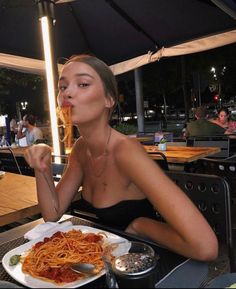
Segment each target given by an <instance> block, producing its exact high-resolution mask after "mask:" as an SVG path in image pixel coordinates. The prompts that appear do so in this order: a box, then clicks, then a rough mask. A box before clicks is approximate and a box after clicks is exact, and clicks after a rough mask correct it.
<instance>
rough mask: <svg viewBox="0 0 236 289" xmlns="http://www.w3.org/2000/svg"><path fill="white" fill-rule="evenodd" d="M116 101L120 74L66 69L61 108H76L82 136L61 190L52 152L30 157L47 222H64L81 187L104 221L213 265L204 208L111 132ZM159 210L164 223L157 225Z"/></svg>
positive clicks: (38, 150) (33, 151)
mask: <svg viewBox="0 0 236 289" xmlns="http://www.w3.org/2000/svg"><path fill="white" fill-rule="evenodd" d="M117 95H118V94H117V87H116V82H115V78H114V75H113V74H112V72H111V70H110V69H109V67H108V66H107V65H106V64H105V63H103V62H102V61H100V60H99V59H97V58H95V57H93V56H89V55H81V56H75V57H73V58H71V59H69V61H68V62H67V63H66V64H65V65H64V68H63V70H62V72H61V75H60V79H59V93H58V105H59V106H64V105H66V106H68V105H71V107H72V113H71V115H72V116H71V117H72V122H73V124H74V125H76V126H77V127H78V129H79V132H80V137H79V139H78V140H77V141H76V143H75V144H74V146H73V149H72V151H71V154H70V159H69V164H68V167H67V170H66V172H65V174H64V175H63V177H62V179H61V180H60V182H59V183H58V185H57V186H56V188H55V187H54V184H53V179H52V173H51V149H50V147H48V146H47V145H44V144H40V145H34V146H32V147H31V148H29V149H28V151H27V153H26V156H25V157H26V160H27V161H28V163H29V165H30V166H31V167H33V168H34V170H35V176H36V181H37V191H38V200H39V204H40V207H41V210H42V215H43V217H44V220H45V221H56V220H58V219H59V218H60V217H61V216H62V215H63V213H64V212H65V211H66V210H67V208H68V206H69V205H70V203H71V201H72V199H73V197H74V195H75V194H76V193H77V192H78V188H79V187H80V186H81V185H82V186H83V196H82V197H83V201H84V202H85V203H87V204H89V205H90V206H92V207H94V209H95V211H96V214H97V216H98V217H99V218H100V219H102V220H103V221H104V222H106V223H109V220H110V219H112V221H111V223H113V222H114V223H115V221H116V224H117V225H119V223H122V224H120V225H122V226H123V227H124V228H125V230H126V231H127V232H129V233H133V234H137V235H141V236H144V237H147V238H150V239H152V240H154V241H156V242H158V243H159V244H161V245H163V246H165V247H167V248H169V249H171V250H173V251H175V252H177V253H179V254H181V255H184V256H187V257H192V258H195V259H199V260H213V259H215V258H216V257H217V253H218V243H217V239H216V236H215V234H214V232H213V231H212V229H211V228H210V226H209V224H208V223H207V222H206V221H205V219H204V218H203V216H202V215H201V214H200V212H199V211H198V209H197V208H196V207H195V206H194V205H193V204H192V202H191V201H190V200H189V198H188V197H187V196H186V195H185V194H184V193H183V192H182V191H181V190H180V189H179V188H178V187H177V186H176V185H175V184H174V183H173V182H172V181H171V180H170V179H169V178H168V177H167V176H166V175H165V174H164V173H163V172H162V170H161V169H160V168H159V167H158V166H157V165H156V163H155V162H154V161H153V160H151V159H150V158H149V157H148V155H147V153H146V152H145V150H144V149H143V147H142V145H141V144H140V143H139V142H138V141H137V140H135V139H132V138H128V137H127V136H125V135H123V134H121V133H119V132H118V131H116V130H114V129H112V128H111V127H110V126H109V124H108V123H109V118H110V116H111V113H112V110H113V109H114V107H115V105H116V102H117ZM49 181H50V183H49ZM50 187H52V188H53V190H52V189H51V190H50ZM153 207H154V208H155V209H156V210H157V211H158V212H159V213H160V214H161V216H162V217H163V218H164V219H165V223H164V222H159V221H158V220H157V218H156V211H155V210H154V209H153ZM202 236H204V238H202Z"/></svg>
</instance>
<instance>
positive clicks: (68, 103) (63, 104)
mask: <svg viewBox="0 0 236 289" xmlns="http://www.w3.org/2000/svg"><path fill="white" fill-rule="evenodd" d="M61 106H62V107H63V106H71V107H72V104H71V103H70V102H69V101H64V102H63V103H62V105H61Z"/></svg>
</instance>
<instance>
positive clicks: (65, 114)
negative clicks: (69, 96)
mask: <svg viewBox="0 0 236 289" xmlns="http://www.w3.org/2000/svg"><path fill="white" fill-rule="evenodd" d="M71 108H72V107H71V105H67V104H65V105H63V106H61V107H57V117H58V118H59V119H60V121H61V122H62V125H60V126H62V127H63V128H64V138H63V139H62V140H60V141H61V142H64V144H65V147H66V148H71V147H72V134H73V126H72V121H71Z"/></svg>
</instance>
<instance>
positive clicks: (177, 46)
mask: <svg viewBox="0 0 236 289" xmlns="http://www.w3.org/2000/svg"><path fill="white" fill-rule="evenodd" d="M45 2H53V3H54V2H56V3H57V4H56V5H55V19H56V24H55V41H54V47H55V55H56V59H57V61H58V62H60V60H61V59H64V58H67V57H69V56H71V55H72V54H78V53H84V52H90V53H93V54H95V55H96V56H98V57H99V58H101V59H102V60H104V61H105V62H106V63H107V64H109V65H111V67H112V69H113V71H114V73H115V74H120V73H123V72H126V71H129V70H131V69H135V68H137V67H140V66H142V65H145V64H148V63H150V62H153V61H157V60H159V59H160V58H161V57H163V56H172V55H175V56H176V55H181V54H187V53H193V52H197V51H203V50H206V49H211V48H215V47H218V46H222V45H226V44H229V43H233V42H235V41H236V21H235V20H234V18H233V17H232V15H231V14H230V13H226V12H228V11H226V10H225V9H222V7H219V6H220V5H219V3H217V4H218V5H217V4H215V3H213V2H214V1H210V0H175V1H173V0H96V1H95V0H77V1H69V0H60V1H56V0H55V1H53V0H45ZM218 2H221V4H222V3H223V2H224V5H226V7H229V3H227V2H231V1H230V0H224V1H223V0H222V1H218ZM231 8H232V7H230V9H231ZM38 17H39V16H38V9H37V6H36V5H35V1H33V0H32V1H31V0H0V66H4V67H9V68H12V69H17V70H21V71H28V72H31V73H44V62H43V61H41V60H42V59H43V49H42V44H41V37H40V36H39V35H40V27H39V21H38ZM22 57H23V58H22Z"/></svg>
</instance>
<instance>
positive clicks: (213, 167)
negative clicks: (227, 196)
mask: <svg viewBox="0 0 236 289" xmlns="http://www.w3.org/2000/svg"><path fill="white" fill-rule="evenodd" d="M191 170H192V171H193V172H195V173H202V174H210V175H217V176H221V177H223V178H225V179H226V180H227V181H228V183H229V185H230V189H231V198H236V160H232V161H231V160H230V159H228V160H221V159H210V158H203V159H199V160H198V161H197V162H196V164H195V165H194V166H193V168H192V169H191Z"/></svg>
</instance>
